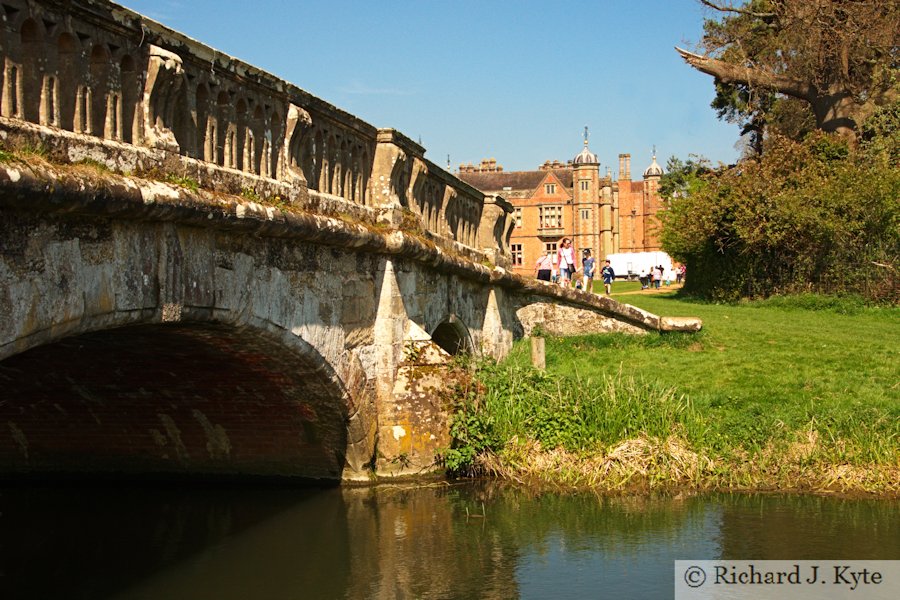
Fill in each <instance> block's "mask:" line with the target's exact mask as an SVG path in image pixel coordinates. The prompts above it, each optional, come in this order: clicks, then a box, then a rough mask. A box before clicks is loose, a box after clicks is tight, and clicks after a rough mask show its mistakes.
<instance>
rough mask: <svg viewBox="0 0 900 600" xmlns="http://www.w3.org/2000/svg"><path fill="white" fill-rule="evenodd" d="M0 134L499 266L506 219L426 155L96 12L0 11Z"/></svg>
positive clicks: (235, 64)
mask: <svg viewBox="0 0 900 600" xmlns="http://www.w3.org/2000/svg"><path fill="white" fill-rule="evenodd" d="M0 16H2V17H3V23H2V26H0V61H2V72H0V77H2V82H0V87H2V93H0V133H2V134H3V137H4V138H5V139H6V140H7V142H9V140H10V139H13V138H16V137H17V136H18V137H22V136H24V137H25V138H29V139H34V138H37V139H38V140H39V142H40V143H41V145H42V147H43V148H45V150H46V151H47V152H49V153H50V154H51V157H52V158H54V159H59V160H64V161H69V162H77V161H79V160H84V159H90V160H93V161H96V162H100V163H103V164H105V165H106V166H108V167H109V168H111V169H115V170H118V171H122V172H131V173H143V172H157V173H163V174H168V175H171V176H176V177H190V178H191V179H193V180H196V181H197V182H198V184H199V185H201V186H203V187H209V188H210V189H213V190H217V191H224V192H228V193H238V194H239V193H245V194H250V195H252V196H254V197H256V196H259V197H273V198H274V197H277V199H278V200H280V201H283V202H286V203H289V204H292V205H295V206H297V207H299V208H301V209H304V210H309V211H312V212H324V213H330V214H344V215H347V216H350V217H352V218H354V219H358V220H362V221H369V222H373V223H374V222H376V221H377V222H381V223H384V224H387V225H389V226H393V227H398V228H399V227H403V226H409V225H410V219H412V220H413V223H412V225H414V228H416V229H419V230H421V233H422V235H423V236H425V237H426V238H428V239H431V240H433V241H434V242H435V243H438V244H439V245H443V246H445V247H452V248H453V249H455V250H457V251H459V252H461V253H463V254H468V255H471V256H472V257H473V258H475V259H478V258H482V259H483V258H487V259H488V260H490V261H492V262H494V263H495V264H499V265H507V264H508V260H509V245H508V240H509V235H510V233H511V230H512V221H511V210H512V209H511V206H510V205H509V204H508V203H507V202H506V201H505V200H503V199H502V198H498V197H493V196H489V197H485V195H484V194H483V193H482V192H480V191H478V190H476V189H475V188H472V187H471V186H469V185H467V184H465V183H463V182H462V181H460V180H459V179H457V178H456V177H454V176H453V175H452V174H450V173H448V172H447V171H445V170H444V169H441V168H440V167H438V166H437V165H435V164H433V163H432V162H430V161H428V160H426V159H425V158H424V154H425V149H424V148H423V147H422V146H420V145H418V144H416V143H414V142H412V141H411V140H409V139H408V138H407V137H405V136H403V135H402V134H400V133H399V132H397V131H395V130H392V129H377V128H375V127H374V126H372V125H370V124H368V123H366V122H364V121H362V120H360V119H358V118H356V117H354V116H353V115H351V114H349V113H347V112H344V111H342V110H340V109H338V108H336V107H334V106H332V105H331V104H329V103H327V102H325V101H324V100H321V99H319V98H316V97H315V96H313V95H311V94H309V93H308V92H306V91H304V90H302V89H300V88H298V87H296V86H294V85H292V84H290V83H288V82H285V81H283V80H281V79H279V78H277V77H275V76H273V75H271V74H269V73H266V72H264V71H261V70H259V69H257V68H255V67H253V66H251V65H248V64H246V63H243V62H241V61H239V60H237V59H235V58H232V57H230V56H227V55H225V54H223V53H221V52H218V51H216V50H214V49H212V48H210V47H208V46H205V45H203V44H200V43H198V42H196V41H194V40H191V39H190V38H188V37H186V36H184V35H182V34H180V33H178V32H176V31H173V30H171V29H169V28H167V27H165V26H163V25H160V24H159V23H156V22H155V21H152V20H150V19H147V18H145V17H143V16H141V15H139V14H138V13H135V12H133V11H131V10H128V9H126V8H123V7H120V6H118V5H115V4H112V3H110V2H106V1H102V0H4V1H3V3H2V4H0Z"/></svg>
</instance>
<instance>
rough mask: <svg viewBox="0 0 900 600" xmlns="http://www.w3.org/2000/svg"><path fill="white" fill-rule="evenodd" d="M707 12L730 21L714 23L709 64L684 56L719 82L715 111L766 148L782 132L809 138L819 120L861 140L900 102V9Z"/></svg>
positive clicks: (755, 6) (785, 5)
mask: <svg viewBox="0 0 900 600" xmlns="http://www.w3.org/2000/svg"><path fill="white" fill-rule="evenodd" d="M699 2H700V3H701V4H703V5H704V6H706V7H708V8H709V9H711V10H712V11H715V13H718V14H719V15H720V17H721V18H719V19H715V18H711V19H707V20H706V21H705V23H704V36H703V39H702V41H701V44H700V45H701V49H702V51H703V54H696V53H693V52H689V51H687V50H683V49H680V48H677V50H678V52H679V53H680V54H681V55H682V57H683V58H684V59H685V61H686V62H687V63H688V64H689V65H691V66H692V67H694V68H695V69H698V70H699V71H701V72H703V73H706V74H708V75H712V76H713V77H715V79H716V85H717V97H716V100H715V101H714V103H713V106H714V108H716V110H717V111H718V112H719V115H720V117H722V118H725V119H727V120H730V121H732V122H736V123H739V124H740V125H742V127H743V129H744V132H745V133H749V134H751V136H752V138H751V145H755V146H756V147H757V148H758V147H759V145H760V144H761V140H762V133H763V132H764V131H765V130H766V128H767V127H769V126H771V125H773V124H774V125H776V127H775V128H776V129H777V130H780V132H781V133H783V134H788V135H791V134H792V132H793V133H794V135H797V136H801V135H802V134H803V133H805V130H808V127H809V122H810V121H811V119H810V118H809V117H810V113H811V115H812V117H813V118H814V120H815V126H816V127H817V128H819V129H822V130H824V131H831V132H838V133H840V134H841V135H843V136H844V137H846V138H847V139H851V140H853V139H855V136H856V132H857V128H858V126H859V124H860V123H862V122H863V121H864V120H865V119H866V118H867V117H868V116H870V115H871V114H873V113H874V112H875V111H876V110H877V108H878V107H880V106H885V105H888V104H890V103H892V102H894V101H895V100H897V99H898V98H900V84H898V77H897V73H898V63H900V49H898V47H900V2H898V0H749V1H747V2H742V3H740V4H735V3H732V2H727V1H726V0H722V1H721V2H715V1H713V0H699ZM803 105H806V106H808V109H805V108H804V106H803ZM798 139H799V138H798Z"/></svg>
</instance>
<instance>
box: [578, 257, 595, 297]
mask: <svg viewBox="0 0 900 600" xmlns="http://www.w3.org/2000/svg"><path fill="white" fill-rule="evenodd" d="M581 255H582V256H581V276H582V282H583V285H582V288H583V289H584V291H586V292H591V293H594V268H595V265H596V260H595V259H594V257H593V256H591V249H590V248H585V249H584V250H582V251H581Z"/></svg>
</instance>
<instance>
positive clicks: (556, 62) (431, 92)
mask: <svg viewBox="0 0 900 600" xmlns="http://www.w3.org/2000/svg"><path fill="white" fill-rule="evenodd" d="M121 4H123V5H124V6H127V7H128V8H131V9H132V10H135V11H137V12H139V13H142V14H144V15H146V16H148V17H150V18H152V19H154V20H156V21H159V22H161V23H163V24H164V25H167V26H168V27H171V28H173V29H176V30H178V31H181V32H182V33H185V34H187V35H188V36H190V37H192V38H194V39H196V40H199V41H200V42H203V43H204V44H206V45H208V46H212V47H213V48H216V49H217V50H220V51H222V52H224V53H226V54H230V55H231V56H234V57H236V58H239V59H241V60H243V61H244V62H247V63H250V64H252V65H254V66H257V67H259V68H261V69H264V70H266V71H268V72H270V73H272V74H274V75H276V76H278V77H281V78H282V79H285V80H287V81H289V82H291V83H293V84H295V85H297V86H298V87H300V88H302V89H305V90H307V91H308V92H310V93H312V94H314V95H316V96H318V97H320V98H322V99H324V100H326V101H328V102H330V103H332V104H334V105H335V106H337V107H339V108H341V109H343V110H346V111H348V112H350V113H352V114H354V115H356V116H358V117H360V118H361V119H363V120H365V121H367V122H369V123H371V124H373V125H375V126H376V127H393V128H395V129H398V130H400V131H401V132H403V133H404V134H406V135H407V136H409V137H410V138H412V139H414V140H416V141H418V140H420V139H421V142H422V144H423V145H424V146H425V148H426V149H427V152H426V157H427V158H428V159H430V160H431V161H433V162H435V163H437V164H439V165H441V166H445V165H446V164H447V155H448V154H449V156H450V163H451V165H452V169H453V170H455V169H456V168H457V166H458V165H459V164H460V163H464V162H472V163H478V162H479V161H480V160H481V159H482V158H487V157H493V158H496V159H497V162H498V163H500V164H501V165H503V166H504V168H505V169H506V170H507V171H513V170H531V169H535V168H536V167H537V166H538V165H540V164H541V163H542V162H544V161H545V160H547V159H551V160H552V159H558V160H561V161H565V160H569V159H571V158H572V157H574V156H575V155H576V154H577V153H578V152H579V151H580V150H581V146H582V134H583V130H584V126H585V125H587V126H588V127H589V128H590V132H591V137H590V147H591V150H593V151H594V152H595V153H596V154H598V155H599V157H600V162H601V172H603V173H605V172H606V167H607V166H609V167H611V168H612V170H613V173H614V174H616V173H617V171H618V158H617V157H618V155H619V153H625V152H627V153H630V154H631V156H632V159H631V161H632V174H633V176H634V175H635V174H638V175H639V173H640V172H642V171H643V169H644V168H645V167H646V166H647V165H648V164H649V163H650V155H651V153H652V148H653V146H654V145H656V147H657V155H658V160H659V162H660V164H662V165H663V166H665V160H666V159H667V158H668V157H669V156H672V155H675V156H678V157H680V158H687V157H688V155H689V154H698V155H701V156H705V157H706V158H708V159H710V160H711V161H712V162H713V163H714V164H715V163H716V162H719V161H721V162H725V163H731V162H734V161H735V160H736V159H737V157H738V155H739V151H738V150H737V149H736V146H735V144H736V142H737V141H738V134H739V131H738V128H737V127H736V126H735V125H729V124H727V123H723V122H721V121H719V120H717V119H716V116H715V112H714V111H713V110H712V109H711V108H710V107H709V103H710V101H711V100H712V99H713V97H714V90H713V82H712V79H711V78H710V77H708V76H706V75H703V74H700V73H698V72H695V71H694V70H693V69H691V68H689V67H688V66H687V65H685V64H684V63H683V61H682V60H681V58H680V57H679V56H678V55H677V54H676V52H675V50H674V48H673V47H674V46H675V45H679V46H682V47H684V46H686V45H687V46H688V47H692V46H691V44H692V43H696V42H697V41H698V40H699V39H700V36H701V33H702V23H703V17H704V15H705V14H707V13H706V11H705V10H704V9H702V8H701V7H700V6H699V4H698V3H697V2H696V0H639V1H635V0H594V1H582V0H570V1H568V2H561V3H556V2H547V1H543V2H537V1H531V0H520V1H517V2H513V1H500V0H471V1H470V0H443V1H432V0H420V1H412V0H406V1H400V0H369V1H362V0H344V1H343V2H333V1H326V0H255V2H246V1H240V2H239V1H237V0H122V1H121Z"/></svg>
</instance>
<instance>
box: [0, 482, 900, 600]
mask: <svg viewBox="0 0 900 600" xmlns="http://www.w3.org/2000/svg"><path fill="white" fill-rule="evenodd" d="M676 559H697V560H700V559H792V560H804V559H806V560H824V559H847V560H849V559H854V560H862V559H900V503H898V502H896V501H886V500H850V499H840V498H829V497H817V496H796V495H725V494H723V495H702V496H687V497H675V498H672V497H643V496H626V497H602V496H600V497H598V496H595V495H592V494H565V495H559V494H550V493H544V494H538V493H534V492H530V491H527V490H523V489H521V488H513V487H509V486H503V485H499V484H496V483H490V482H487V483H486V482H481V483H466V484H454V485H448V484H444V483H435V484H429V485H417V486H412V485H390V486H386V485H382V486H377V487H370V488H332V489H284V488H279V489H273V488H271V487H267V488H254V489H247V488H234V487H222V486H218V487H191V488H175V487H162V486H134V485H131V486H124V485H112V484H92V485H91V487H90V488H88V489H78V488H76V487H75V486H59V485H57V486H39V485H34V484H29V485H15V486H10V485H2V484H0V598H3V599H4V600H6V599H12V598H35V599H38V598H39V599H91V600H95V599H100V598H116V599H129V600H132V599H154V600H178V599H191V600H197V599H215V600H230V599H241V600H265V599H270V598H271V599H280V600H292V599H298V600H299V599H308V598H312V599H320V598H321V599H329V598H348V599H357V598H379V599H395V598H410V599H412V598H671V597H672V593H673V585H674V584H673V561H675V560H676Z"/></svg>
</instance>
